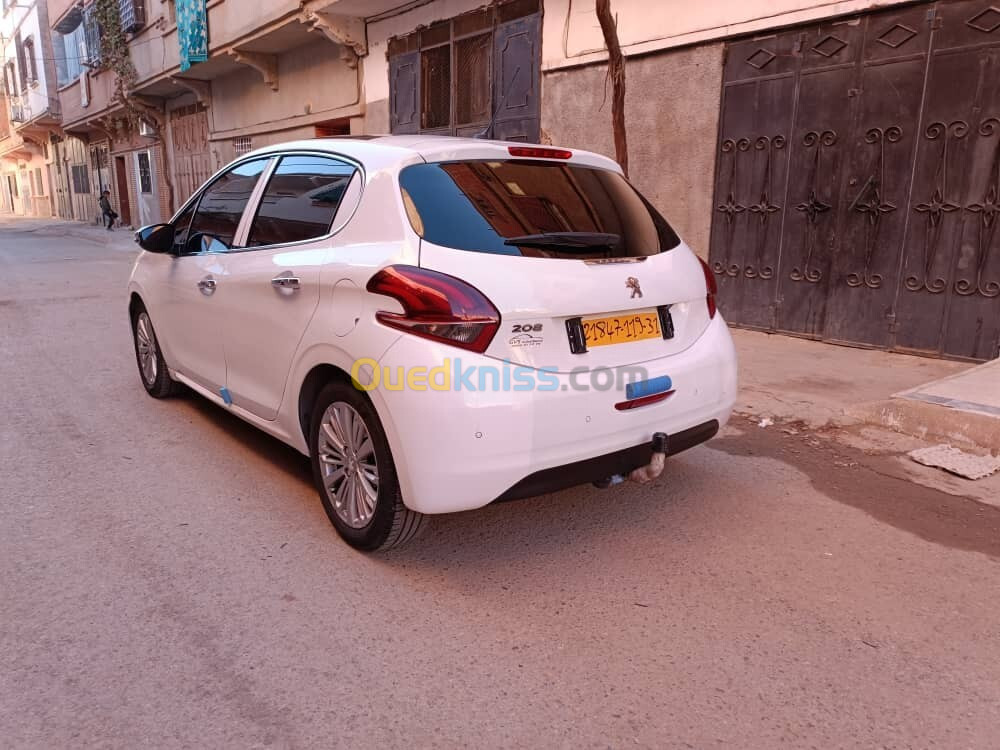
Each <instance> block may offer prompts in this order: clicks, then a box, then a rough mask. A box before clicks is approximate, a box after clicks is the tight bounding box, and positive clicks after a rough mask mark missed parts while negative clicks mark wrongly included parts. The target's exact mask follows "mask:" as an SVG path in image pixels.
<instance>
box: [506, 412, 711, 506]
mask: <svg viewBox="0 0 1000 750" xmlns="http://www.w3.org/2000/svg"><path fill="white" fill-rule="evenodd" d="M718 432H719V423H718V422H716V421H715V420H714V419H712V420H710V421H708V422H705V423H703V424H700V425H698V426H697V427H689V428H688V429H686V430H681V431H680V432H678V433H675V434H673V435H668V439H669V443H668V445H669V449H668V450H667V455H668V456H676V455H677V454H678V453H680V452H681V451H686V450H687V449H688V448H694V447H695V446H696V445H700V444H701V443H704V442H705V441H707V440H711V439H712V438H714V437H715V436H716V434H717V433H718ZM652 458H653V447H652V442H651V441H650V442H646V443H643V444H642V445H636V446H634V447H632V448H626V449H624V450H620V451H615V452H614V453H607V454H605V455H603V456H597V457H596V458H588V459H586V460H584V461H576V462H575V463H571V464H566V465H565V466H556V467H553V468H551V469H543V470H542V471H536V472H535V473H534V474H532V475H531V476H529V477H525V478H524V479H522V480H521V481H520V482H518V483H517V484H515V485H514V486H513V487H511V488H510V489H509V490H507V491H506V492H505V493H503V494H502V495H501V496H500V497H498V498H497V499H496V500H495V501H494V502H504V501H506V500H520V499H521V498H525V497H535V496H536V495H544V494H546V493H548V492H557V491H558V490H564V489H566V488H567V487H575V486H576V485H578V484H587V483H588V482H598V481H600V480H602V479H606V478H608V477H610V476H614V475H615V474H621V475H622V476H627V475H628V474H629V473H630V472H631V471H632V470H633V469H638V468H639V467H640V466H646V465H647V464H648V463H649V462H650V461H651V460H652Z"/></svg>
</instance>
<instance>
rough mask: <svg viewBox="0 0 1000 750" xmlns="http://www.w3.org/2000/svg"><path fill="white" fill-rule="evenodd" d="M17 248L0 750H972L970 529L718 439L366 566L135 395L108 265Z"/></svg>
mask: <svg viewBox="0 0 1000 750" xmlns="http://www.w3.org/2000/svg"><path fill="white" fill-rule="evenodd" d="M22 226H23V225H20V224H10V223H8V224H5V225H0V368H2V369H0V405H2V410H3V411H2V414H3V419H2V421H0V477H2V482H0V618H2V620H0V737H2V738H3V739H2V740H0V744H2V745H3V746H4V747H10V748H28V747H30V748H54V747H87V746H101V747H123V748H132V747H139V746H150V747H162V748H167V747H197V748H205V747H234V748H250V747H264V746H267V747H322V748H333V747H366V748H371V747H386V748H389V747H421V748H422V747H481V748H492V747H498V748H499V747H542V748H555V747H572V748H587V747H616V748H622V747H649V748H672V747H695V748H708V747H740V748H774V747H779V746H787V747H820V748H824V749H825V748H833V747H888V748H909V747H913V748H926V747H941V748H996V747H998V746H1000V595H998V592H1000V565H998V560H1000V512H997V511H996V510H994V509H990V508H987V507H984V506H981V505H977V504H975V503H972V502H971V501H966V500H963V499H957V498H953V497H949V496H946V495H941V494H938V493H937V492H935V491H933V490H929V489H924V488H920V487H916V486H913V485H910V484H907V483H905V482H903V481H901V480H898V479H894V478H891V477H888V476H885V475H883V474H882V473H881V472H880V471H879V467H878V466H877V465H875V464H872V463H871V462H866V461H865V459H864V457H863V456H852V454H851V453H850V452H849V450H848V449H846V448H844V449H841V448H839V447H837V446H835V445H830V444H828V443H825V442H822V441H819V442H813V441H811V440H805V439H804V438H803V436H802V435H798V436H790V435H786V434H784V433H782V432H781V431H780V430H760V429H758V428H755V427H752V426H750V425H749V424H747V423H740V422H739V421H737V422H736V423H735V424H734V427H733V429H730V430H728V431H727V433H726V434H725V435H724V436H723V437H721V438H720V439H718V440H717V441H715V442H714V443H712V444H711V445H710V446H705V447H700V448H696V449H694V450H692V451H690V452H688V453H686V454H683V455H681V456H678V457H676V458H674V459H671V460H670V462H669V469H668V472H667V474H666V475H665V476H664V477H662V478H661V479H660V480H659V481H658V482H656V483H655V484H654V485H653V486H648V487H639V486H637V485H626V486H624V487H620V488H616V489H613V490H605V491H601V490H597V489H593V488H590V487H581V488H577V489H573V490H568V491H565V492H561V493H559V494H556V495H550V496H547V497H544V498H539V499H535V500H528V501H520V502H515V503H507V504H503V505H499V506H496V507H490V508H486V509H484V510H482V511H477V512H473V513H466V514H461V515H458V516H451V517H442V518H438V519H435V520H436V523H434V524H433V525H432V527H431V529H430V530H429V531H428V532H427V533H426V534H424V536H422V537H421V538H420V539H418V540H417V541H416V542H414V543H413V544H412V545H411V546H409V547H407V548H405V549H403V550H399V551H398V552H395V553H392V554H387V555H383V556H375V557H371V556H364V555H362V554H359V553H356V552H354V551H353V550H351V549H350V548H348V547H347V546H346V545H344V544H343V543H341V542H340V541H339V540H338V538H337V536H336V535H335V533H334V531H333V529H332V527H330V525H329V523H328V522H327V520H326V517H325V516H324V514H323V511H322V508H321V507H320V503H319V500H318V498H317V497H316V494H315V493H314V491H313V489H312V486H311V484H310V480H309V468H308V464H307V462H306V460H305V459H303V458H301V457H300V456H299V455H298V454H296V453H295V452H293V451H291V450H290V449H288V448H285V447H284V446H282V445H281V444H279V443H277V442H276V441H274V440H272V439H270V438H267V437H265V436H263V435H261V434H258V433H257V432H255V431H253V430H252V429H251V428H249V427H247V426H245V425H244V424H243V423H241V422H239V421H238V420H236V419H234V418H232V417H231V416H230V415H228V414H226V413H224V412H223V411H222V410H220V409H217V408H216V407H214V406H211V405H208V404H207V403H204V402H202V401H201V400H198V399H197V398H195V397H193V396H188V397H183V398H178V399H174V400H170V401H154V400H153V399H151V398H149V397H148V396H146V394H145V392H144V391H143V389H142V387H141V385H140V383H139V380H138V376H137V373H136V371H135V362H134V359H133V355H132V349H131V342H130V338H129V329H128V324H127V320H126V310H125V304H126V300H125V295H124V286H125V282H126V279H127V277H128V273H129V270H130V267H131V260H132V257H133V254H132V252H131V251H130V250H127V249H125V248H124V247H123V246H121V245H117V246H110V245H102V244H100V243H99V242H96V241H93V240H84V239H80V238H74V237H66V236H60V233H59V230H51V231H46V230H42V231H24V230H23V229H22V228H21V227H22ZM94 237H97V235H96V233H95V234H94ZM98 239H102V238H98Z"/></svg>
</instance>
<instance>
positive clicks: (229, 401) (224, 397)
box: [219, 386, 233, 406]
mask: <svg viewBox="0 0 1000 750" xmlns="http://www.w3.org/2000/svg"><path fill="white" fill-rule="evenodd" d="M219 393H220V394H221V395H222V400H223V401H225V402H226V406H232V405H233V397H232V396H230V395H229V389H228V388H226V387H225V386H223V387H222V388H220V389H219Z"/></svg>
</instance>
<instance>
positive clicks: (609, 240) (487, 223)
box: [399, 159, 680, 260]
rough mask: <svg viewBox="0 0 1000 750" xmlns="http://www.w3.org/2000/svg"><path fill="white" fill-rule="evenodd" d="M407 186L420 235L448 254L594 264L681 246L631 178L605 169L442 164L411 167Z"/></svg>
mask: <svg viewBox="0 0 1000 750" xmlns="http://www.w3.org/2000/svg"><path fill="white" fill-rule="evenodd" d="M399 182H400V187H401V189H402V191H403V201H404V203H405V205H406V209H407V214H408V215H409V218H410V222H411V223H412V224H413V227H414V229H415V230H416V232H417V234H419V235H420V236H421V237H423V238H424V239H425V240H427V241H428V242H433V243H434V244H435V245H442V246H444V247H451V248H457V249H459V250H471V251H474V252H482V253H497V254H502V255H523V256H527V257H536V258H537V257H542V258H546V257H552V258H582V259H588V260H589V259H600V258H625V257H641V256H647V255H655V254H656V253H662V252H664V251H666V250H670V249H671V248H673V247H676V246H677V245H678V244H680V240H679V239H678V238H677V235H676V234H675V233H674V231H673V229H671V228H670V225H669V224H668V223H667V221H666V220H665V219H664V218H663V217H662V216H661V215H660V214H659V212H657V210H656V209H655V208H653V206H652V205H650V203H649V202H648V201H647V200H646V199H645V198H643V197H642V195H640V194H639V192H638V191H637V190H636V189H635V188H633V187H632V186H631V185H630V184H629V183H628V181H626V180H625V178H624V177H622V176H621V175H620V174H618V173H616V172H611V171H608V170H604V169H594V168H591V167H585V166H579V165H575V164H563V163H558V162H548V161H528V160H514V159H506V160H498V161H451V162H435V163H431V164H417V165H414V166H410V167H406V168H405V169H403V170H402V171H401V172H400V175H399ZM512 238H513V240H514V241H513V242H512V241H511V240H512ZM528 238H531V239H530V240H529V239H528ZM518 239H520V240H521V241H522V243H525V244H518V242H517V240H518Z"/></svg>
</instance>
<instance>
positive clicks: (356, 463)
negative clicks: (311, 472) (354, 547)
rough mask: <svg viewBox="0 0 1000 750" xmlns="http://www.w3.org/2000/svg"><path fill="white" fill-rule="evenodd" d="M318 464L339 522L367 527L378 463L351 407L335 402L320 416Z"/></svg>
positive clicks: (375, 499)
mask: <svg viewBox="0 0 1000 750" xmlns="http://www.w3.org/2000/svg"><path fill="white" fill-rule="evenodd" d="M319 464H320V469H321V471H322V476H323V488H324V490H325V491H326V495H327V497H328V498H329V500H330V502H331V503H332V504H333V507H334V510H336V512H337V515H338V516H339V517H340V519H341V520H342V521H343V522H344V523H346V524H347V525H348V526H350V527H351V528H354V529H361V528H364V527H365V526H367V525H368V524H369V523H370V522H371V520H372V516H373V515H374V514H375V506H376V504H377V502H378V486H379V478H378V462H377V461H376V459H375V445H374V443H373V442H372V438H371V435H370V434H369V433H368V427H367V426H366V425H365V421H364V419H362V418H361V415H360V414H358V412H357V411H355V410H354V408H353V407H352V406H351V405H350V404H346V403H344V402H343V401H335V402H334V403H332V404H330V405H329V406H328V407H327V409H326V411H325V412H324V413H323V421H322V422H321V423H320V430H319Z"/></svg>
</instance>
